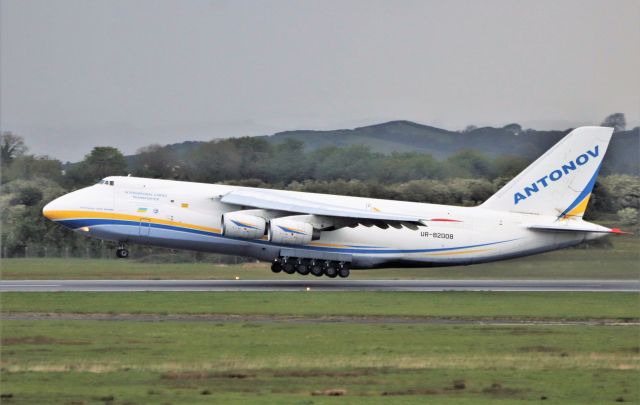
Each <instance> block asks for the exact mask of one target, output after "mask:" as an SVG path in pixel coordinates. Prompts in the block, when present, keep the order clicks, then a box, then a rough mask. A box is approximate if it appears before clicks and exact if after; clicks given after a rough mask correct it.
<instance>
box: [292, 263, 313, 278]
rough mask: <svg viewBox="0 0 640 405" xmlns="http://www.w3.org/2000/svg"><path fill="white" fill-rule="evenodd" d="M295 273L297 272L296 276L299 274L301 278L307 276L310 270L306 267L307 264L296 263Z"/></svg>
mask: <svg viewBox="0 0 640 405" xmlns="http://www.w3.org/2000/svg"><path fill="white" fill-rule="evenodd" d="M296 271H297V272H298V274H301V275H303V276H306V275H307V274H309V272H310V271H311V269H310V268H309V266H308V265H307V263H305V262H301V263H298V264H297V265H296Z"/></svg>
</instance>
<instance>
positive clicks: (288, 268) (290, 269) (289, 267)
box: [282, 262, 296, 274]
mask: <svg viewBox="0 0 640 405" xmlns="http://www.w3.org/2000/svg"><path fill="white" fill-rule="evenodd" d="M282 271H284V272H285V273H287V274H293V273H295V272H296V266H294V265H293V263H291V262H285V263H283V264H282Z"/></svg>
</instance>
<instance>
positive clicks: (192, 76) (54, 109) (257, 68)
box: [0, 0, 640, 160]
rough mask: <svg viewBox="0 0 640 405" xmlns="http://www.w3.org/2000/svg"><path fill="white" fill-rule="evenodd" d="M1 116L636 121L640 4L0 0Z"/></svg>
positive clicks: (131, 130)
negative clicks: (619, 115) (613, 117)
mask: <svg viewBox="0 0 640 405" xmlns="http://www.w3.org/2000/svg"><path fill="white" fill-rule="evenodd" d="M0 7H1V9H0V12H1V20H0V26H1V28H0V29H1V32H0V34H1V48H0V52H1V53H0V57H1V59H0V69H1V70H0V74H1V76H0V79H1V80H0V96H1V99H0V102H1V103H0V124H1V127H2V130H4V131H7V130H10V131H13V132H16V133H18V134H20V135H23V136H24V137H25V138H26V140H27V143H28V144H29V146H30V148H31V151H32V152H34V153H38V154H49V155H51V156H54V157H57V158H60V159H63V160H77V159H80V158H81V157H82V156H83V155H84V154H86V153H87V152H89V151H90V150H91V148H92V147H93V146H96V145H113V146H117V147H119V148H120V149H121V150H122V151H123V152H125V153H133V152H134V151H135V150H136V149H137V148H139V147H141V146H145V145H148V144H151V143H160V144H166V143H174V142H181V141H184V140H208V139H212V138H220V137H229V136H240V135H261V134H270V133H274V132H277V131H282V130H290V129H337V128H353V127H356V126H362V125H367V124H374V123H379V122H383V121H388V120H396V119H407V120H413V121H417V122H420V123H424V124H430V125H436V126H441V127H445V128H449V129H460V128H463V127H464V126H466V125H467V124H476V125H494V126H501V125H504V124H507V123H510V122H519V123H521V124H523V125H524V126H526V127H533V128H554V129H564V128H568V127H572V126H576V125H581V124H598V123H600V121H601V120H602V119H603V118H604V117H605V116H606V115H608V114H609V113H612V112H624V113H625V114H626V116H627V120H628V121H631V124H632V125H638V122H640V74H639V72H640V23H639V21H640V1H638V0H628V1H624V0H618V1H604V0H603V1H586V0H578V1H555V0H554V1H528V2H525V1H512V0H506V1H497V0H496V1H475V0H467V1H426V0H420V1H395V0H394V1H391V0H389V1H372V0H364V1H345V0H340V1H300V0H293V1H257V0H254V1H236V0H233V1H216V0H212V1H195V0H187V1H178V0H175V1H159V0H151V1H145V0H136V1H128V0H127V1H112V0H109V1H97V0H94V1H85V0H78V1H67V0H57V1H49V0H45V1H34V0H2V2H0Z"/></svg>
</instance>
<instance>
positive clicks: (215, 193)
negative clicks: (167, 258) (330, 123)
mask: <svg viewBox="0 0 640 405" xmlns="http://www.w3.org/2000/svg"><path fill="white" fill-rule="evenodd" d="M111 182H112V183H113V185H111ZM239 188H241V187H236V186H228V185H212V184H202V183H190V182H180V181H169V180H157V179H146V178H136V177H109V178H107V179H105V181H103V182H102V183H100V184H96V185H94V186H90V187H87V188H84V189H81V190H78V191H75V192H72V193H69V194H67V195H65V196H62V197H60V198H58V199H56V200H54V201H53V202H51V203H50V204H48V205H47V206H46V207H45V208H44V210H43V211H44V215H45V216H47V217H48V218H50V219H52V220H54V221H56V222H58V223H61V224H63V225H65V226H67V227H69V228H72V229H74V230H76V231H78V232H81V233H84V234H86V235H88V236H93V237H97V238H101V239H106V240H112V241H116V242H122V243H137V244H144V245H152V246H161V247H167V248H176V249H189V250H197V251H204V252H215V253H225V254H233V255H243V256H249V257H254V258H257V259H260V260H267V261H271V260H273V259H274V258H277V257H278V256H280V255H281V252H282V249H299V250H304V251H305V252H310V253H311V254H313V252H317V254H318V255H322V254H340V255H347V256H348V257H349V258H350V261H351V263H352V266H353V267H354V268H373V267H388V266H394V267H403V266H404V267H429V266H449V265H466V264H473V263H482V262H489V261H495V260H501V259H507V258H513V257H518V256H525V255H530V254H534V253H540V252H545V251H549V250H554V249H559V248H563V247H567V246H572V245H575V244H578V243H580V242H582V241H584V240H585V239H592V238H595V237H598V236H600V235H599V234H592V233H584V232H582V233H578V232H537V231H535V230H531V229H527V225H528V224H530V223H536V224H544V223H549V224H553V223H554V222H555V221H557V218H556V217H555V216H549V217H546V216H541V215H531V214H519V213H510V212H504V211H495V210H489V209H483V208H480V207H455V206H446V205H434V204H423V203H414V202H403V201H393V200H381V199H373V198H361V197H347V196H337V195H327V194H315V193H301V192H294V191H276V190H269V192H270V193H281V195H282V196H285V197H288V198H295V199H297V200H306V201H311V202H314V203H323V204H328V205H334V206H342V207H346V208H353V209H358V210H368V211H372V212H384V213H390V214H403V215H412V216H417V217H420V218H423V220H424V222H423V223H424V224H425V225H424V226H420V227H417V228H416V227H413V229H411V228H410V227H405V226H402V227H398V228H400V229H397V228H394V227H388V228H387V229H382V228H381V227H378V226H375V225H371V224H368V225H369V226H364V225H355V226H354V227H342V228H338V229H335V230H327V231H322V232H320V234H319V239H316V240H313V241H311V242H310V243H308V244H306V245H303V246H300V245H297V246H296V245H285V244H275V243H271V242H269V241H268V240H267V238H266V236H265V237H263V238H261V239H253V240H248V239H242V238H232V237H226V236H223V235H222V231H221V216H222V214H224V213H225V212H234V211H238V210H242V209H248V208H250V207H239V206H237V205H230V204H225V203H222V202H221V201H220V198H221V196H224V195H225V194H227V193H229V192H231V191H233V190H237V189H239ZM290 215H296V214H295V213H292V214H290ZM579 221H580V223H581V224H585V225H592V224H589V223H587V222H584V221H582V220H579ZM594 226H597V225H594Z"/></svg>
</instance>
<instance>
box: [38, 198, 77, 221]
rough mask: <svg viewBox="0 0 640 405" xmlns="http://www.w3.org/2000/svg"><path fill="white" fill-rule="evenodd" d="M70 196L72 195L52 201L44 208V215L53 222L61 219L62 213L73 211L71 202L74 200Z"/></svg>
mask: <svg viewBox="0 0 640 405" xmlns="http://www.w3.org/2000/svg"><path fill="white" fill-rule="evenodd" d="M70 194H72V193H69V194H65V195H63V196H61V197H58V198H56V199H55V200H53V201H51V202H50V203H49V204H47V205H45V206H44V207H43V208H42V215H44V216H45V217H46V218H48V219H50V220H52V221H53V220H56V219H59V217H60V214H61V212H62V211H68V210H73V209H74V208H73V204H72V201H71V200H73V198H71V197H70Z"/></svg>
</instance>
